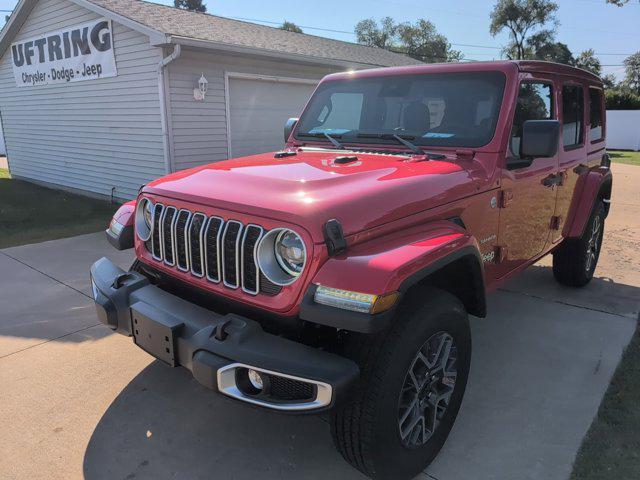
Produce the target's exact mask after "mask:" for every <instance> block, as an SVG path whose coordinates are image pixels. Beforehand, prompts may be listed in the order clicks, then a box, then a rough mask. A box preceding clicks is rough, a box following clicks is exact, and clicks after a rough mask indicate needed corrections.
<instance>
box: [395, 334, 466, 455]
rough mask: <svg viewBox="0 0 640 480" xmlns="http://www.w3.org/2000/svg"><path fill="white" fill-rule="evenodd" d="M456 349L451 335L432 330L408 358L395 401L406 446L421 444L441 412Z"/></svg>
mask: <svg viewBox="0 0 640 480" xmlns="http://www.w3.org/2000/svg"><path fill="white" fill-rule="evenodd" d="M457 358H458V352H457V349H456V345H455V342H454V340H453V337H452V336H451V335H449V334H448V333H446V332H438V333H435V334H433V335H432V336H431V337H429V339H428V340H427V341H426V342H425V343H424V344H423V345H422V347H420V349H419V350H418V352H417V354H416V356H415V358H414V359H413V361H412V362H411V365H410V367H409V370H408V371H407V373H406V375H405V379H404V383H403V385H402V389H401V391H400V398H399V401H398V429H399V433H400V439H401V440H402V444H403V445H404V446H405V447H408V448H416V447H420V446H422V445H424V444H425V443H427V441H428V440H429V439H430V438H431V436H432V435H433V433H434V432H435V431H436V428H437V427H438V425H439V424H440V421H441V419H442V417H443V416H444V414H445V412H446V410H447V407H448V406H449V401H450V399H451V395H452V393H453V390H454V387H455V383H456V377H457V370H456V361H457Z"/></svg>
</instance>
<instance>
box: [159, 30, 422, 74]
mask: <svg viewBox="0 0 640 480" xmlns="http://www.w3.org/2000/svg"><path fill="white" fill-rule="evenodd" d="M168 41H169V42H170V43H172V44H176V45H184V46H186V47H194V48H202V49H207V50H218V51H222V52H228V53H231V54H233V53H235V54H238V53H240V54H246V55H256V56H260V57H270V58H275V59H279V60H290V61H294V62H301V63H307V64H316V65H325V66H331V67H345V68H380V67H384V66H385V65H381V64H378V63H363V62H357V61H349V60H339V59H335V58H322V57H313V56H310V55H304V54H300V53H288V52H280V51H277V50H270V49H266V48H258V47H247V46H244V45H235V44H229V43H223V42H214V41H211V40H200V39H196V38H189V37H182V36H179V35H169V36H168ZM398 55H399V56H400V54H398ZM411 65H413V64H410V63H407V64H404V65H402V66H411ZM417 65H419V64H417Z"/></svg>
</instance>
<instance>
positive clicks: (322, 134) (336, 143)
mask: <svg viewBox="0 0 640 480" xmlns="http://www.w3.org/2000/svg"><path fill="white" fill-rule="evenodd" d="M298 135H300V136H301V137H315V138H322V137H325V138H326V139H327V140H329V141H330V142H331V143H332V144H333V146H334V147H336V148H338V149H340V150H344V145H342V143H340V142H339V141H338V140H336V138H335V137H333V136H332V135H331V134H329V133H327V132H315V133H311V132H307V133H304V132H298Z"/></svg>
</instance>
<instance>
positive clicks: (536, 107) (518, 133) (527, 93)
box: [510, 82, 553, 158]
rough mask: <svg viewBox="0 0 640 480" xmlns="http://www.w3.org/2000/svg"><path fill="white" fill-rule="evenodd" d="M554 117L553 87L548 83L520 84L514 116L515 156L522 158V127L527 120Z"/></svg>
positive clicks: (512, 139)
mask: <svg viewBox="0 0 640 480" xmlns="http://www.w3.org/2000/svg"><path fill="white" fill-rule="evenodd" d="M551 118H553V88H552V86H551V85H550V84H548V83H542V82H524V83H521V84H520V91H519V92H518V102H517V103H516V112H515V115H514V117H513V127H512V129H511V140H510V147H511V153H512V155H513V156H514V157H516V158H520V140H521V139H522V128H523V125H524V122H526V121H527V120H549V119H551Z"/></svg>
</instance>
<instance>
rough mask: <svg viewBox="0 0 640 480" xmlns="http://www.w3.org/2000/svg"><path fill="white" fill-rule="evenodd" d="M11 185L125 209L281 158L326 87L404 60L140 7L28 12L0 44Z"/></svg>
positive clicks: (78, 2) (21, 7) (42, 3)
mask: <svg viewBox="0 0 640 480" xmlns="http://www.w3.org/2000/svg"><path fill="white" fill-rule="evenodd" d="M0 56H1V57H0V115H1V118H2V127H3V130H4V139H5V143H6V149H7V155H8V160H9V167H10V169H11V173H12V175H13V176H14V177H17V178H23V179H28V180H31V181H36V182H40V183H44V184H48V185H55V186H60V187H63V188H69V189H73V190H81V191H85V192H91V193H93V194H98V195H105V196H114V197H116V198H120V199H129V198H133V197H135V195H136V194H137V192H138V189H139V187H140V186H141V185H143V184H144V183H146V182H148V181H149V180H151V179H153V178H156V177H159V176H161V175H164V174H166V173H168V172H174V171H178V170H182V169H185V168H190V167H194V166H197V165H201V164H204V163H209V162H212V161H218V160H223V159H226V158H230V157H236V156H242V155H249V154H253V153H259V152H265V151H269V150H275V149H278V148H280V147H281V146H282V144H283V141H282V126H283V124H284V122H285V120H286V119H287V118H289V117H292V116H298V114H299V113H300V111H301V109H302V107H303V106H304V104H305V102H306V100H307V98H308V96H309V94H310V93H311V92H312V91H313V89H314V87H315V85H316V84H317V82H318V81H319V80H320V79H321V78H322V77H323V76H324V75H326V74H328V73H332V72H336V71H344V70H348V69H362V68H373V67H384V66H399V65H410V64H415V63H419V62H417V61H416V60H413V59H411V58H409V57H406V56H404V55H399V54H395V53H392V52H388V51H386V50H382V49H377V48H371V47H366V46H362V45H356V44H352V43H347V42H341V41H337V40H331V39H327V38H322V37H316V36H312V35H306V34H298V33H293V32H288V31H283V30H279V29H276V28H271V27H265V26H261V25H255V24H251V23H245V22H240V21H236V20H230V19H226V18H222V17H216V16H213V15H207V14H201V13H193V12H187V11H183V10H177V9H174V8H170V7H166V6H162V5H156V4H152V3H147V2H141V1H138V0H21V1H20V2H19V4H18V6H17V7H16V9H15V10H14V12H13V14H12V16H11V18H10V19H9V21H8V23H7V25H6V26H5V28H4V29H3V30H2V33H1V34H0Z"/></svg>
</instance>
